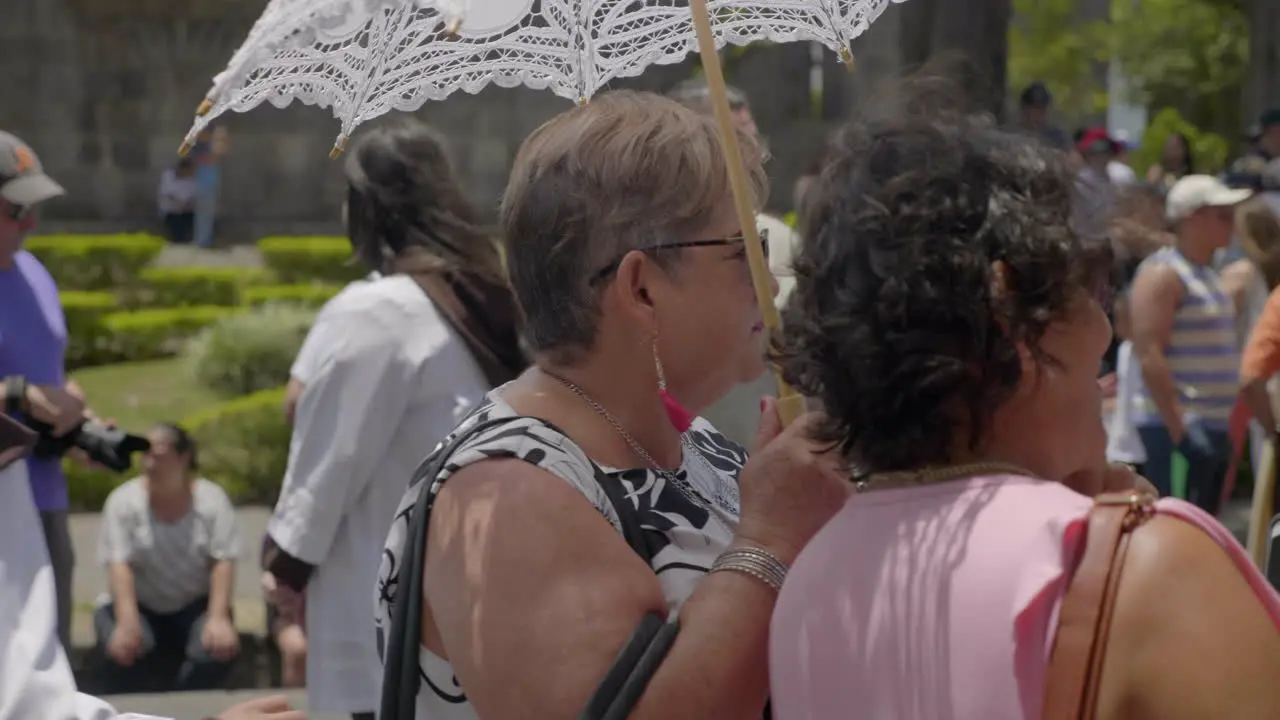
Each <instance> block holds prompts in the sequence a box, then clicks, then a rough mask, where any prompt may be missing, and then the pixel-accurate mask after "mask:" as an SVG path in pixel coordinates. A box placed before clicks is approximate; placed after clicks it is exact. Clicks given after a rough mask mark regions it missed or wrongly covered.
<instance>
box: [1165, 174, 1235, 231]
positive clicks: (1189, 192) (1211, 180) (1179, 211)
mask: <svg viewBox="0 0 1280 720" xmlns="http://www.w3.org/2000/svg"><path fill="white" fill-rule="evenodd" d="M1252 194H1253V191H1252V190H1250V189H1248V188H1229V187H1227V186H1226V184H1224V183H1223V182H1222V181H1221V180H1219V179H1218V178H1216V177H1213V176H1212V175H1187V176H1186V177H1184V178H1182V179H1180V180H1178V182H1176V183H1174V184H1173V187H1171V188H1169V194H1168V195H1166V196H1165V200H1164V203H1165V205H1164V207H1165V215H1166V216H1167V217H1168V218H1169V220H1170V221H1171V222H1178V221H1179V220H1185V219H1186V218H1187V217H1188V216H1190V215H1191V214H1192V213H1194V212H1195V211H1197V210H1200V209H1202V208H1207V207H1231V206H1232V205H1237V204H1239V203H1242V202H1244V201H1245V200H1248V199H1249V196H1250V195H1252Z"/></svg>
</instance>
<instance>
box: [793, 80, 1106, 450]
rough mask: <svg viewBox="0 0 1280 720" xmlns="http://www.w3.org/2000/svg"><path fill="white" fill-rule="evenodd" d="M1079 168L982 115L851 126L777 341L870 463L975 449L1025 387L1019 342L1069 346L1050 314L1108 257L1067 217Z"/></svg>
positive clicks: (834, 438) (936, 113)
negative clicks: (999, 272)
mask: <svg viewBox="0 0 1280 720" xmlns="http://www.w3.org/2000/svg"><path fill="white" fill-rule="evenodd" d="M928 89H929V88H928V87H925V88H924V90H926V91H927V90H928ZM922 102H923V101H922ZM1072 182H1073V180H1072V176H1071V173H1070V171H1069V170H1068V167H1067V164H1066V159H1065V156H1063V155H1062V154H1061V153H1059V152H1057V151H1055V150H1053V149H1051V148H1048V147H1046V146H1044V145H1042V144H1041V143H1040V142H1039V141H1037V140H1036V139H1035V138H1032V137H1029V136H1026V135H1023V134H1020V133H1019V132H1017V131H1013V130H1007V129H1001V128H999V127H997V126H996V125H995V123H994V122H993V121H992V120H991V119H990V118H989V117H986V116H982V115H971V114H965V113H959V112H948V111H945V110H939V109H935V108H931V107H925V106H921V105H919V104H917V105H916V106H914V107H913V106H910V105H908V106H907V107H906V108H905V110H903V111H900V112H899V113H898V115H897V117H895V118H893V119H889V120H879V121H877V120H870V121H866V122H861V123H857V124H854V125H851V126H849V127H847V128H845V129H844V130H843V131H842V132H841V133H840V134H839V136H838V137H837V140H836V142H835V143H834V146H833V148H832V153H831V155H830V156H829V158H828V164H827V166H826V168H825V169H824V172H823V174H822V176H821V178H820V179H819V181H818V182H817V183H816V185H815V188H814V193H815V196H814V198H813V203H812V205H810V206H809V214H808V217H806V218H804V220H803V222H802V226H803V227H804V228H806V234H805V237H804V239H803V243H802V250H801V252H800V254H799V256H798V258H797V259H796V262H795V271H796V278H797V286H796V290H795V291H794V293H793V294H792V296H791V298H790V301H789V303H788V305H787V307H786V308H785V310H784V313H783V333H782V335H781V337H780V338H779V346H778V351H777V352H778V360H779V362H780V363H781V364H782V366H783V371H784V375H785V377H786V378H787V379H788V381H789V382H791V383H793V384H794V385H795V386H796V387H797V388H798V389H800V390H801V392H802V393H804V394H805V395H806V396H808V397H811V398H816V399H818V400H820V401H821V403H822V406H823V407H824V409H825V412H826V414H827V416H828V420H827V421H826V422H825V424H824V425H823V426H822V427H821V428H820V429H819V439H822V440H824V441H830V442H833V443H835V444H837V445H838V446H839V447H840V450H841V451H842V453H843V454H844V456H845V458H846V459H847V461H849V463H850V464H851V466H852V467H853V468H854V470H855V472H856V473H858V474H862V473H870V472H886V471H894V470H909V469H915V468H920V467H925V466H930V465H938V464H945V463H947V462H949V461H950V460H951V457H952V455H953V453H954V451H955V449H956V447H957V444H958V442H965V441H967V443H968V445H969V446H970V447H971V448H973V447H977V445H978V444H979V443H980V442H981V441H982V439H983V437H984V435H985V431H986V429H987V427H988V426H989V424H990V421H991V417H992V414H993V413H994V411H995V409H996V408H997V407H999V405H1000V404H1001V403H1002V402H1004V401H1005V400H1007V399H1008V398H1009V397H1010V396H1011V395H1012V393H1013V391H1014V390H1015V388H1016V387H1017V384H1018V380H1019V378H1020V376H1021V365H1020V362H1019V359H1018V350H1017V346H1016V344H1015V343H1016V342H1018V341H1022V342H1024V343H1026V345H1027V347H1028V348H1029V350H1030V352H1031V353H1032V357H1033V358H1035V360H1036V361H1037V362H1042V363H1053V362H1055V360H1054V359H1053V358H1052V357H1049V356H1047V355H1046V354H1045V353H1044V352H1042V351H1041V350H1040V348H1039V345H1038V343H1039V341H1040V339H1041V337H1042V336H1043V334H1044V332H1045V329H1046V327H1047V326H1048V325H1049V324H1050V323H1051V322H1053V321H1054V320H1055V319H1058V318H1060V317H1062V316H1063V313H1064V311H1065V310H1066V308H1067V306H1068V304H1069V303H1070V302H1072V301H1073V299H1074V298H1075V297H1076V294H1077V293H1078V291H1080V290H1081V289H1087V290H1090V291H1092V290H1094V289H1095V287H1097V286H1096V285H1095V282H1102V283H1105V282H1106V281H1105V279H1104V278H1105V277H1106V275H1107V270H1108V263H1109V258H1101V257H1100V255H1102V254H1105V248H1101V247H1098V248H1089V247H1085V245H1084V244H1082V242H1081V241H1080V240H1079V239H1078V238H1077V237H1076V235H1075V234H1074V233H1073V232H1072V231H1071V229H1070V228H1069V226H1068V218H1069V214H1070V206H1071V191H1072ZM997 261H1000V262H1003V263H1004V266H1005V270H1004V275H1005V282H1006V287H1007V288H1008V292H1006V293H1000V292H998V291H995V290H994V289H993V281H994V280H995V277H994V275H995V272H996V271H995V270H994V269H993V264H994V263H996V262H997ZM962 428H968V429H969V436H968V437H967V438H961V437H957V433H958V432H961V431H962Z"/></svg>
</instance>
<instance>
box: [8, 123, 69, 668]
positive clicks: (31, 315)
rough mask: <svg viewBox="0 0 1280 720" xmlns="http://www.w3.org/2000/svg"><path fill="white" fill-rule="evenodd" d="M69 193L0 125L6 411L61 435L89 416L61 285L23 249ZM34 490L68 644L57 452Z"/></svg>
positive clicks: (32, 464)
mask: <svg viewBox="0 0 1280 720" xmlns="http://www.w3.org/2000/svg"><path fill="white" fill-rule="evenodd" d="M63 194H65V191H64V190H63V189H62V186H60V185H58V183H56V182H54V181H53V180H52V179H51V178H50V177H49V176H48V175H46V174H45V173H44V170H43V168H42V166H41V164H40V160H39V158H37V157H36V155H35V153H34V152H32V150H31V148H30V147H28V146H27V145H26V143H24V142H22V141H21V140H19V139H18V138H17V137H14V136H13V135H10V134H9V133H6V132H3V131H0V378H3V385H2V386H0V391H2V392H3V397H4V403H5V404H4V409H5V412H6V413H8V414H10V415H26V416H30V417H32V418H34V419H36V420H40V421H42V422H45V423H48V424H50V425H52V426H53V427H54V433H55V434H56V435H64V434H66V433H67V432H70V431H71V430H72V429H74V428H76V427H78V426H79V424H80V422H81V420H82V419H83V418H85V417H86V416H89V413H88V410H87V408H86V407H85V403H84V395H83V393H81V391H80V388H79V387H78V386H76V384H75V383H74V382H70V381H68V380H67V379H66V377H65V375H64V374H63V360H64V356H65V354H66V348H67V326H66V321H65V319H64V317H63V315H62V304H61V302H59V300H58V286H57V284H56V283H55V282H54V280H53V277H52V276H51V275H49V271H48V270H46V269H45V267H44V265H42V264H41V263H40V261H39V260H37V259H36V257H35V256H34V255H32V254H31V253H29V252H27V251H26V250H23V249H22V242H23V239H24V238H25V237H26V236H27V235H28V234H29V233H30V232H31V231H32V229H34V228H35V225H36V208H37V207H38V206H39V205H40V204H41V203H43V202H45V201H46V200H51V199H53V198H56V197H59V196H61V195H63ZM26 463H27V474H28V476H29V478H30V482H31V494H32V496H33V497H34V499H35V504H36V509H37V510H38V511H39V513H40V522H41V525H42V526H43V529H44V535H45V542H46V544H47V545H48V548H49V556H50V558H51V559H52V561H53V573H54V585H55V587H56V589H57V602H58V637H59V639H60V640H61V641H62V644H63V645H64V646H69V645H70V642H69V640H70V626H71V570H72V567H73V566H74V565H75V556H74V554H73V552H72V548H71V535H70V533H69V532H68V530H67V479H66V477H64V476H63V474H62V466H61V462H60V461H59V460H58V459H57V458H41V459H37V458H28V459H27V460H26Z"/></svg>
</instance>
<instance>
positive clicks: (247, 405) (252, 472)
mask: <svg viewBox="0 0 1280 720" xmlns="http://www.w3.org/2000/svg"><path fill="white" fill-rule="evenodd" d="M182 425H183V426H185V427H186V428H187V430H188V431H189V432H190V433H191V435H192V437H194V438H195V440H196V444H197V448H198V452H199V456H200V474H201V475H202V476H204V477H207V478H209V479H210V480H212V481H214V482H216V483H218V484H219V485H221V486H222V487H223V488H224V489H225V490H226V491H227V494H228V495H230V496H231V500H232V502H235V503H237V504H247V503H265V504H273V503H275V501H276V497H278V496H279V495H280V485H281V482H283V480H284V471H285V469H286V468H287V466H288V464H289V438H290V434H291V429H290V428H289V425H288V424H287V423H286V422H285V420H284V388H275V389H272V390H264V391H262V392H257V393H254V394H252V395H246V396H244V397H240V398H236V399H235V400H230V401H227V402H225V403H223V404H221V405H217V406H215V407H212V408H209V409H208V410H205V411H203V412H200V413H197V414H195V415H193V416H191V417H189V418H186V419H185V420H183V421H182ZM131 429H132V430H133V431H134V432H143V431H145V430H146V428H131ZM135 458H136V459H138V460H139V462H140V461H141V457H140V456H135ZM62 469H63V471H64V472H65V473H66V476H67V491H68V493H69V495H70V497H71V504H72V508H73V509H75V510H82V511H87V512H98V511H100V510H101V509H102V506H103V504H104V503H106V501H107V496H108V495H110V494H111V491H112V490H114V489H116V487H117V486H119V485H120V484H121V483H123V482H125V481H126V480H128V479H129V478H133V477H137V476H138V475H140V474H141V473H142V468H141V467H140V465H139V463H135V465H134V467H133V468H131V469H129V470H128V471H127V472H123V473H120V474H119V475H117V474H116V473H113V472H110V471H106V470H92V469H89V468H86V467H84V466H83V465H81V464H80V463H77V462H75V461H74V460H69V459H68V460H63V461H62Z"/></svg>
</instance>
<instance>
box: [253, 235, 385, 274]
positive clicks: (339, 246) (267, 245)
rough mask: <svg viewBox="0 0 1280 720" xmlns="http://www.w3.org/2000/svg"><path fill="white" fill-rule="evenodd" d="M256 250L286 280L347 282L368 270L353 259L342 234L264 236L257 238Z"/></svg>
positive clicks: (348, 243)
mask: <svg viewBox="0 0 1280 720" xmlns="http://www.w3.org/2000/svg"><path fill="white" fill-rule="evenodd" d="M258 250H259V251H260V252H261V253H262V257H263V258H264V259H265V260H266V263H267V267H269V268H271V270H272V271H274V272H275V274H276V277H278V278H280V281H281V282H285V283H305V282H327V283H347V282H350V281H352V280H358V279H360V278H361V277H363V276H364V275H365V274H366V273H367V271H366V270H364V269H363V267H362V266H361V265H360V264H358V263H357V262H355V261H354V260H353V258H352V254H351V243H350V242H349V241H348V240H347V239H346V238H345V237H340V236H312V237H265V238H262V239H261V240H259V241H258Z"/></svg>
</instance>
